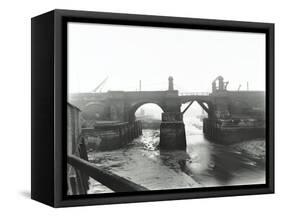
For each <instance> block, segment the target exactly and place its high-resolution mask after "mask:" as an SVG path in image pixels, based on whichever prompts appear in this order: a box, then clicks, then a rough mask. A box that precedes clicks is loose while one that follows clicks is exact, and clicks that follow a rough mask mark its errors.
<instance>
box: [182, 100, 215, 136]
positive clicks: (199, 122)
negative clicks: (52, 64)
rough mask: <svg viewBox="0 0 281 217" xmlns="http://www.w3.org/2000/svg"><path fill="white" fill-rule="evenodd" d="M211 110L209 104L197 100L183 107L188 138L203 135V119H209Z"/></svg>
mask: <svg viewBox="0 0 281 217" xmlns="http://www.w3.org/2000/svg"><path fill="white" fill-rule="evenodd" d="M209 110H210V105H209V104H208V103H207V102H201V101H196V100H194V101H189V102H186V103H184V104H182V105H181V112H182V113H183V122H184V124H185V130H186V135H187V136H188V135H201V134H203V119H204V118H208V116H209V114H208V111H209Z"/></svg>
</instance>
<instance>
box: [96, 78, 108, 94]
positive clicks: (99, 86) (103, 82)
mask: <svg viewBox="0 0 281 217" xmlns="http://www.w3.org/2000/svg"><path fill="white" fill-rule="evenodd" d="M107 80H108V76H106V78H105V79H104V80H103V81H102V82H101V83H100V84H99V85H98V86H97V87H96V88H95V89H94V90H93V91H92V92H94V93H96V92H97V91H98V90H99V89H100V90H101V88H102V86H103V85H104V84H105V82H106V81H107Z"/></svg>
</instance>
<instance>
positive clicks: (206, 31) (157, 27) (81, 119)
mask: <svg viewBox="0 0 281 217" xmlns="http://www.w3.org/2000/svg"><path fill="white" fill-rule="evenodd" d="M273 192H274V24H270V23H256V22H241V21H223V20H207V19H194V18H180V17H164V16H148V15H131V14H117V13H102V12H86V11H70V10H54V11H51V12H48V13H46V14H43V15H40V16H37V17H34V18H32V192H31V195H32V198H33V199H35V200H38V201H40V202H43V203H45V204H48V205H51V206H54V207H65V206H77V205H93V204H108V203H125V202H140V201H155V200H171V199H187V198H202V197H217V196H234V195H250V194H264V193H273Z"/></svg>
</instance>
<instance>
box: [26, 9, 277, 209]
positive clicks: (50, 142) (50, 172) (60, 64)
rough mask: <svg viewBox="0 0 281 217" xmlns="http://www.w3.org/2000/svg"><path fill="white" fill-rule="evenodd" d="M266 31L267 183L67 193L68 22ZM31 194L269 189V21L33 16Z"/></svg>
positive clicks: (96, 200)
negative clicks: (138, 190)
mask: <svg viewBox="0 0 281 217" xmlns="http://www.w3.org/2000/svg"><path fill="white" fill-rule="evenodd" d="M69 21H71V22H85V23H103V24H123V25H137V26H154V27H169V28H188V29H204V30H222V31H238V32H256V33H265V34H266V184H262V185H245V186H229V187H208V188H194V189H181V190H161V191H144V192H127V193H114V194H101V195H80V196H66V194H65V192H66V190H65V188H66V183H65V182H66V180H65V179H66V175H65V174H66V165H67V156H66V127H65V126H66V121H67V119H66V118H67V117H66V106H67V100H66V99H67V79H66V78H67V40H66V34H67V29H66V23H67V22H69ZM31 25H32V28H31V53H32V54H31V59H32V63H31V71H32V73H31V74H32V87H31V89H32V105H31V108H32V111H31V112H32V144H31V156H32V159H31V172H32V177H31V197H32V199H34V200H37V201H40V202H42V203H45V204H48V205H50V206H53V207H68V206H80V205H96V204H111V203H129V202H143V201H160V200H175V199H189V198H206V197H222V196H236V195H252V194H266V193H274V24H272V23H256V22H240V21H225V20H209V19H194V18H181V17H164V16H150V15H133V14H120V13H103V12H88V11H72V10H53V11H50V12H48V13H45V14H42V15H40V16H37V17H34V18H32V22H31Z"/></svg>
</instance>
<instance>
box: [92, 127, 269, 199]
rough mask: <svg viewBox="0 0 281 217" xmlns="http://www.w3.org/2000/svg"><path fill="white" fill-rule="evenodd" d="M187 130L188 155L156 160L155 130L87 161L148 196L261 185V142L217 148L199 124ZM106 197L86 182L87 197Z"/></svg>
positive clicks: (160, 156) (167, 155)
mask: <svg viewBox="0 0 281 217" xmlns="http://www.w3.org/2000/svg"><path fill="white" fill-rule="evenodd" d="M185 128H186V142H187V150H186V152H184V151H174V152H166V153H162V152H161V154H160V151H159V149H158V144H159V130H150V129H147V130H143V135H142V136H140V137H139V138H137V139H135V140H133V141H132V142H131V143H130V144H128V145H126V146H125V147H123V148H121V149H118V150H113V151H103V152H90V153H89V154H88V155H89V160H90V161H91V162H93V163H94V164H95V165H97V166H100V167H102V168H103V169H104V170H108V171H111V172H113V173H115V174H118V175H120V176H122V177H125V178H127V179H129V180H131V181H133V182H135V183H137V184H140V185H142V186H144V187H146V188H148V189H150V190H163V189H180V188H196V187H213V186H229V185H248V184H264V183H265V141H264V140H261V139H257V140H252V141H247V142H242V143H238V144H233V145H223V144H216V143H213V142H210V141H208V140H206V139H205V138H204V136H203V134H202V130H201V127H200V126H198V125H197V124H186V126H185ZM110 192H112V191H111V190H110V189H108V188H106V187H105V186H103V185H102V184H100V183H98V182H97V181H95V180H93V179H90V189H89V191H88V194H93V193H94V194H97V193H110Z"/></svg>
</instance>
